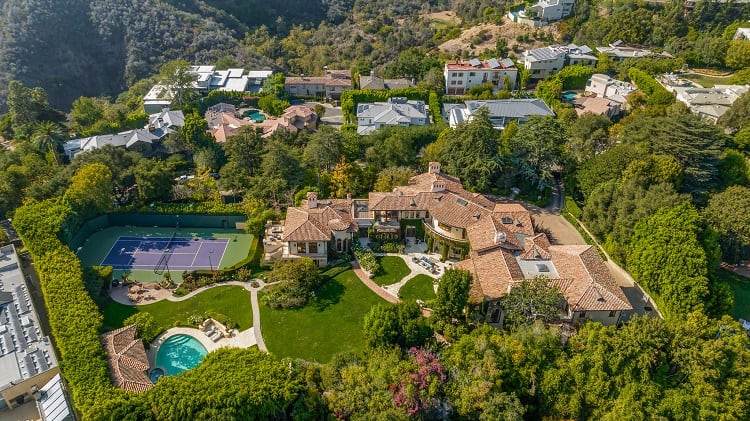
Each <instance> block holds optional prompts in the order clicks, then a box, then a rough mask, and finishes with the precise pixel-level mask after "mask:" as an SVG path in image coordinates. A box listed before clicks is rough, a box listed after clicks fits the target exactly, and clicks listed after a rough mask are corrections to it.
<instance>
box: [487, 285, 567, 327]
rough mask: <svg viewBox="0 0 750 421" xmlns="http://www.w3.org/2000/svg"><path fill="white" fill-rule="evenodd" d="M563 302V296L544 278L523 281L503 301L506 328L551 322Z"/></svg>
mask: <svg viewBox="0 0 750 421" xmlns="http://www.w3.org/2000/svg"><path fill="white" fill-rule="evenodd" d="M564 301H565V297H564V296H563V294H562V293H561V292H560V290H559V289H557V288H556V287H554V286H552V285H550V282H549V279H548V278H547V277H546V276H543V275H540V276H536V277H534V279H532V280H523V281H521V283H520V284H518V285H516V286H514V287H513V288H511V289H510V292H509V293H508V295H507V296H506V297H505V299H503V303H502V306H503V308H504V309H505V311H506V315H505V323H506V326H508V327H510V328H516V327H518V326H522V325H528V324H531V323H534V321H535V320H542V321H545V322H549V321H552V320H554V319H555V318H556V317H557V311H558V309H559V308H560V306H561V304H562V303H563V302H564Z"/></svg>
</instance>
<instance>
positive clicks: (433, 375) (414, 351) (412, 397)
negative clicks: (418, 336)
mask: <svg viewBox="0 0 750 421" xmlns="http://www.w3.org/2000/svg"><path fill="white" fill-rule="evenodd" d="M409 356H410V357H411V360H412V365H411V367H410V369H409V372H408V373H407V374H406V376H404V377H403V378H402V379H401V382H400V383H399V384H397V385H392V386H391V390H393V392H394V393H393V403H394V404H395V405H396V406H398V407H402V408H405V409H406V412H407V414H409V416H414V415H417V414H422V415H426V414H427V413H428V412H429V411H432V410H435V409H437V408H439V407H440V403H441V396H440V395H441V393H440V390H442V386H443V384H445V381H446V379H447V375H446V374H445V369H444V368H443V366H442V365H441V364H440V359H439V357H438V356H437V355H436V354H433V353H432V351H429V350H426V349H422V348H411V349H409Z"/></svg>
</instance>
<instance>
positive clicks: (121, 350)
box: [101, 325, 154, 392]
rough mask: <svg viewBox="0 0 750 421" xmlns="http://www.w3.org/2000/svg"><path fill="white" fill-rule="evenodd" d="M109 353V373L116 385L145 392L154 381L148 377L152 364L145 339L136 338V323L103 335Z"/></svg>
mask: <svg viewBox="0 0 750 421" xmlns="http://www.w3.org/2000/svg"><path fill="white" fill-rule="evenodd" d="M101 342H102V346H104V351H105V352H106V353H107V363H108V365H109V375H110V378H111V379H112V384H114V385H115V387H119V388H120V389H123V390H126V391H128V392H145V391H147V390H149V389H151V388H152V387H154V383H152V382H151V379H149V377H148V370H149V368H150V365H149V363H148V357H147V356H146V349H145V348H144V347H143V341H142V340H141V339H138V338H136V325H129V326H124V327H121V328H119V329H115V330H113V331H111V332H108V333H105V334H104V335H102V336H101Z"/></svg>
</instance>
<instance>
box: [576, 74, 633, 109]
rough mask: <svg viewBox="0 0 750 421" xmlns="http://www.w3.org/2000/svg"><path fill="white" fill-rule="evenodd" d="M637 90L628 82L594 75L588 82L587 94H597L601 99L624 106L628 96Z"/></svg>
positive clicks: (603, 75)
mask: <svg viewBox="0 0 750 421" xmlns="http://www.w3.org/2000/svg"><path fill="white" fill-rule="evenodd" d="M635 90H636V89H635V87H634V86H633V85H631V84H630V83H628V82H623V81H621V80H617V79H613V78H611V77H609V76H607V75H605V74H601V73H594V74H593V75H591V78H590V79H589V80H588V81H586V90H585V94H586V95H590V94H596V96H597V97H599V98H606V99H609V100H611V101H615V102H618V103H620V104H624V103H625V102H626V101H627V97H628V95H630V94H631V93H632V92H633V91H635Z"/></svg>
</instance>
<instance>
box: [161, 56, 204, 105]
mask: <svg viewBox="0 0 750 421" xmlns="http://www.w3.org/2000/svg"><path fill="white" fill-rule="evenodd" d="M190 68H191V64H190V62H188V61H186V60H172V61H168V62H166V63H164V64H163V65H162V66H161V68H160V69H159V77H160V78H161V81H162V83H163V84H164V85H166V86H167V88H168V89H170V90H171V91H172V93H173V94H174V101H175V104H176V105H177V106H178V107H181V106H183V105H185V104H186V103H188V102H190V101H191V100H192V99H194V98H195V97H197V95H198V91H197V90H195V89H194V88H193V84H194V83H195V82H196V81H197V80H198V74H197V73H195V72H193V71H191V69H190Z"/></svg>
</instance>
